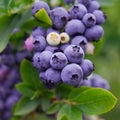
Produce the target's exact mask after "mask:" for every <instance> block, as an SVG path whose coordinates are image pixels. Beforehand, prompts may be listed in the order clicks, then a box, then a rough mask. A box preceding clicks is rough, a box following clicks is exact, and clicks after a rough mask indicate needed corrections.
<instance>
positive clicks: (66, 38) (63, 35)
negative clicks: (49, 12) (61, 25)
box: [60, 32, 70, 44]
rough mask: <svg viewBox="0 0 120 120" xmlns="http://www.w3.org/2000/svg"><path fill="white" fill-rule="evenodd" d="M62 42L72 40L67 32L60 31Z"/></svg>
mask: <svg viewBox="0 0 120 120" xmlns="http://www.w3.org/2000/svg"><path fill="white" fill-rule="evenodd" d="M60 39H61V40H60V42H61V43H62V44H65V43H68V42H69V41H70V37H69V35H68V34H67V33H66V32H62V33H60Z"/></svg>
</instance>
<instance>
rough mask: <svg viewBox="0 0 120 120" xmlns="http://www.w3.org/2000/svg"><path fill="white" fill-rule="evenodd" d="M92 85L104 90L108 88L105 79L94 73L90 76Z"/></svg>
mask: <svg viewBox="0 0 120 120" xmlns="http://www.w3.org/2000/svg"><path fill="white" fill-rule="evenodd" d="M91 83H92V87H100V88H104V89H106V90H109V89H110V86H109V83H108V82H107V80H105V79H103V78H102V77H101V76H100V75H98V74H94V75H93V77H92V78H91Z"/></svg>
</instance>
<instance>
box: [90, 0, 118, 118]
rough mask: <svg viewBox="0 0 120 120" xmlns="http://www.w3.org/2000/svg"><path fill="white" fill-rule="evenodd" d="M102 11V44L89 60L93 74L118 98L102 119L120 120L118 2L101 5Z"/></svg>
mask: <svg viewBox="0 0 120 120" xmlns="http://www.w3.org/2000/svg"><path fill="white" fill-rule="evenodd" d="M100 1H101V0H100ZM110 2H111V1H110ZM102 9H103V11H105V13H106V16H107V20H106V23H105V24H104V25H103V27H104V29H105V35H104V44H103V46H102V48H101V49H100V50H99V52H98V53H97V54H95V55H94V56H92V57H91V58H92V60H93V62H94V64H95V68H96V69H95V73H98V74H100V75H101V76H103V77H104V78H105V79H107V80H108V81H109V82H110V85H111V91H112V93H113V94H114V95H115V96H116V97H117V98H118V103H117V105H116V107H115V108H114V109H113V110H112V111H111V112H109V113H106V114H104V115H103V116H102V117H104V118H105V119H106V120H120V13H119V11H120V1H119V0H113V3H112V4H110V5H108V6H104V4H103V8H102ZM98 44H99V43H98ZM96 51H97V49H96ZM108 101H109V100H108Z"/></svg>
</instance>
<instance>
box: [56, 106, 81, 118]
mask: <svg viewBox="0 0 120 120" xmlns="http://www.w3.org/2000/svg"><path fill="white" fill-rule="evenodd" d="M57 120H82V113H81V111H80V110H79V109H78V108H77V107H76V106H71V105H68V104H65V105H63V106H62V108H61V109H60V111H59V112H58V116H57Z"/></svg>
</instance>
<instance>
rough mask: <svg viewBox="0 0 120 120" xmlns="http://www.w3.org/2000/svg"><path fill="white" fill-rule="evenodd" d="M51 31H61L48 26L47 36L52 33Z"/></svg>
mask: <svg viewBox="0 0 120 120" xmlns="http://www.w3.org/2000/svg"><path fill="white" fill-rule="evenodd" d="M51 32H56V33H58V34H59V31H58V30H56V29H54V28H48V29H47V31H46V36H47V35H48V34H49V33H51Z"/></svg>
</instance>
